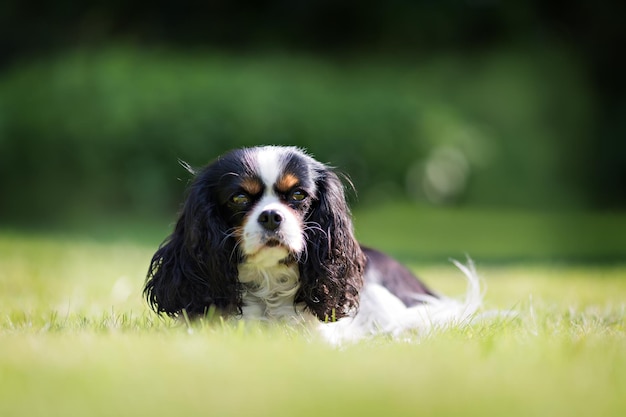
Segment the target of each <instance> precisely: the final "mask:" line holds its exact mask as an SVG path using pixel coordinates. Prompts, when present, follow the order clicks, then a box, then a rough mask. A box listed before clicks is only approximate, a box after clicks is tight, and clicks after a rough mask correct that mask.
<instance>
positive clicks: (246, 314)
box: [239, 263, 304, 320]
mask: <svg viewBox="0 0 626 417" xmlns="http://www.w3.org/2000/svg"><path fill="white" fill-rule="evenodd" d="M239 281H240V282H241V283H242V284H243V288H244V292H243V294H242V300H243V307H242V312H243V318H244V319H262V320H263V319H291V318H294V319H301V318H302V315H303V312H304V305H303V304H301V303H299V304H298V305H295V304H294V300H295V297H296V293H297V292H298V289H299V287H300V281H299V273H298V266H297V265H296V264H294V265H285V264H276V265H274V266H271V267H259V266H257V265H250V264H245V263H244V264H241V265H239Z"/></svg>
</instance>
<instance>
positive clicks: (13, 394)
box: [0, 209, 626, 416]
mask: <svg viewBox="0 0 626 417" xmlns="http://www.w3.org/2000/svg"><path fill="white" fill-rule="evenodd" d="M399 210H402V209H399ZM384 213H390V212H389V211H385V210H383V209H381V211H378V212H376V211H368V212H358V213H357V216H358V218H359V220H358V222H357V226H358V227H359V228H360V229H361V228H365V229H367V230H362V231H360V232H359V233H360V235H361V236H362V237H363V238H364V239H372V240H374V238H375V237H376V236H375V234H376V233H377V231H376V228H377V227H381V228H382V227H385V224H386V225H387V227H388V229H387V230H386V232H387V234H386V235H385V234H383V233H382V232H379V240H380V242H381V245H382V246H383V247H385V248H387V249H392V250H393V248H394V247H396V246H394V245H398V247H400V246H401V243H402V242H407V241H409V240H410V239H413V237H414V236H413V233H414V228H415V227H416V226H415V225H405V227H404V228H403V229H393V227H392V225H393V222H394V221H397V222H398V223H399V222H400V220H396V218H398V219H399V218H401V217H402V216H396V217H392V216H389V218H387V220H385V222H387V223H384V222H383V224H380V223H377V222H373V221H371V220H370V219H380V218H381V214H384ZM418 214H420V215H421V216H423V217H422V220H420V221H424V222H425V224H427V225H425V226H424V227H425V228H426V231H425V232H424V234H425V235H426V234H427V233H428V235H430V233H431V230H429V229H428V227H432V228H434V227H435V226H436V225H437V224H439V225H440V226H441V228H442V234H443V235H451V236H453V235H454V232H455V230H458V229H455V227H463V226H462V225H463V224H464V221H468V220H474V223H475V226H467V227H470V228H472V227H476V228H477V227H478V223H479V222H478V220H477V219H478V218H479V217H481V216H482V217H486V218H489V219H491V220H493V221H494V222H495V226H496V228H498V227H500V226H501V224H500V225H499V224H498V221H499V220H498V216H495V215H494V216H489V215H485V214H481V215H480V216H479V215H478V214H476V215H475V216H474V215H472V214H467V213H464V214H458V216H460V217H455V215H454V214H450V213H448V216H447V217H448V219H447V221H444V220H445V219H444V218H443V217H442V218H441V219H440V220H437V219H436V218H433V217H432V216H431V217H430V219H431V220H430V221H427V220H428V218H429V217H428V216H429V213H428V212H425V211H421V212H419V213H418ZM431 214H432V213H431ZM499 216H500V219H501V220H502V222H504V220H503V219H504V217H506V216H505V215H504V214H500V215H499ZM516 216H518V215H514V216H509V217H508V220H507V222H508V223H507V224H509V225H513V226H510V228H511V229H517V230H518V231H517V232H516V233H517V234H518V235H519V236H525V237H523V238H521V239H522V240H521V242H522V243H520V241H516V242H513V243H511V245H512V246H510V245H509V246H507V245H504V244H502V245H500V246H504V248H498V246H499V245H494V247H495V249H493V250H491V249H490V248H489V244H488V243H484V244H482V245H483V246H482V249H481V246H480V245H477V246H474V247H473V248H468V250H467V251H468V253H470V254H472V255H473V253H472V249H474V250H477V251H478V255H479V256H477V257H476V259H477V261H478V265H477V266H478V270H479V272H480V274H481V275H482V277H483V279H484V280H485V283H486V285H487V286H488V290H487V293H486V298H485V308H486V309H515V310H516V311H518V316H517V317H513V318H512V317H509V318H498V319H493V320H487V321H484V322H480V323H476V324H474V325H472V326H470V327H467V328H464V329H452V330H447V331H442V332H440V333H437V334H434V335H431V336H429V337H427V338H424V339H422V340H421V341H420V342H419V343H412V344H409V343H404V342H398V341H391V340H388V339H387V338H385V337H381V338H378V339H375V340H370V341H366V342H362V343H358V344H356V345H353V346H346V347H344V348H342V349H336V348H332V347H331V346H328V345H326V344H324V343H323V342H321V341H320V340H318V339H317V338H316V337H315V335H314V334H312V333H311V332H310V331H308V330H307V329H303V328H288V327H284V326H273V327H263V326H260V325H254V324H250V323H221V322H219V321H216V322H212V323H208V322H200V323H195V324H193V325H192V326H191V327H188V326H187V325H186V324H184V323H178V322H174V321H171V320H161V319H158V318H157V317H155V316H154V315H153V314H152V313H150V312H149V311H148V310H147V307H146V306H145V304H144V302H143V300H142V298H141V286H142V283H143V279H144V274H145V271H146V269H147V265H148V262H149V259H150V257H151V255H152V252H153V250H154V249H155V246H156V244H158V242H154V243H153V244H152V243H149V242H143V243H134V242H133V241H130V240H124V239H120V240H115V239H105V240H99V241H96V240H92V239H88V238H85V237H78V236H73V237H72V236H66V237H60V236H58V235H53V234H47V235H46V234H35V233H29V234H23V233H17V232H3V233H2V232H0V415H2V416H39V415H42V416H51V415H60V416H99V415H103V416H104V415H106V416H111V415H114V416H122V415H129V416H140V415H154V416H156V415H169V416H171V415H214V416H229V415H233V416H245V415H258V416H261V415H267V416H293V415H298V416H307V415H311V416H325V415H372V416H380V415H389V416H392V415H406V416H415V415H438V416H446V415H451V416H452V415H477V416H478V415H480V416H484V415H494V416H501V415H507V416H518V415H519V416H529V415H532V416H555V415H563V416H590V415H598V416H600V415H602V416H621V415H624V414H626V398H625V397H624V393H625V392H626V322H625V316H626V311H625V309H626V301H625V300H626V264H624V263H620V262H611V263H601V262H592V263H587V264H585V263H580V262H579V263H571V262H564V261H559V262H553V259H572V258H573V256H574V255H575V254H576V253H582V252H583V247H582V245H580V244H579V243H571V242H569V243H567V244H566V245H565V246H558V247H557V246H555V247H553V249H552V252H549V253H550V254H551V255H549V256H547V257H544V258H542V260H541V262H538V261H537V259H536V257H535V256H534V253H536V252H537V251H538V249H536V248H535V247H534V246H533V245H532V243H533V242H532V239H531V238H530V236H531V235H532V234H533V233H534V232H532V231H529V230H526V231H524V227H518V226H520V224H521V225H522V226H524V225H526V224H527V223H525V222H528V223H532V222H539V223H541V221H543V220H541V219H544V220H545V218H543V217H542V218H540V219H539V220H538V219H537V218H534V217H532V216H529V217H524V216H521V215H520V216H521V217H519V218H518V217H516ZM520 218H521V220H520ZM516 219H517V220H516ZM604 221H605V220H603V217H602V218H599V219H596V220H594V219H592V218H591V217H589V219H587V224H588V226H589V227H592V226H593V228H594V229H598V228H601V227H602V226H601V224H602V223H603V222H604ZM594 222H597V224H600V226H597V227H596V226H595V225H594ZM377 224H378V226H377ZM446 224H450V225H451V227H450V228H448V227H447V226H446ZM502 224H504V223H502ZM616 224H617V226H616V227H620V226H619V225H620V224H621V223H619V221H618V222H616ZM428 225H430V226H428ZM516 225H517V226H516ZM365 226H367V227H365ZM452 226H454V227H452ZM583 226H584V225H582V226H581V227H583ZM584 227H587V226H584ZM372 230H373V231H372ZM426 232H427V233H426ZM492 233H496V235H498V234H499V235H500V236H502V235H503V234H504V232H502V231H500V232H497V231H496V232H492ZM389 235H394V236H395V237H394V238H393V239H392V238H385V236H389ZM478 238H482V236H478ZM611 239H619V238H611V237H609V238H608V240H609V241H611V242H612V241H613V240H611ZM484 240H485V241H487V239H484ZM421 241H422V239H421V236H420V239H417V240H416V241H415V243H414V246H413V248H414V250H415V252H414V255H413V256H414V257H415V262H414V263H413V264H412V267H413V268H414V269H415V271H416V272H417V273H419V274H420V275H421V276H422V277H423V278H424V279H425V280H426V281H427V282H428V283H429V284H430V285H431V286H432V287H434V288H437V289H438V290H442V291H444V292H446V293H449V294H461V293H462V292H463V290H464V283H463V280H462V278H461V275H460V273H459V272H458V271H456V270H455V269H454V267H453V266H451V265H450V264H449V263H447V262H439V261H438V259H439V258H440V257H441V256H443V254H444V253H445V252H446V250H448V251H451V252H454V250H453V249H454V248H457V247H458V248H459V250H462V249H463V248H462V247H461V246H463V245H462V244H461V243H463V242H470V243H471V242H472V239H471V236H466V235H465V234H461V235H459V240H450V241H449V242H448V243H447V244H446V243H445V242H444V239H443V237H441V236H439V237H437V236H435V237H432V238H431V242H440V243H433V245H435V247H436V248H439V249H436V250H434V249H433V250H432V252H431V253H429V252H428V251H427V249H428V245H427V244H425V243H420V242H421ZM139 242H141V240H139ZM459 242H460V243H459ZM524 242H526V243H524ZM538 244H539V245H540V246H541V245H543V243H541V242H539V243H538ZM437 245H438V246H437ZM515 245H517V246H515ZM568 245H569V246H568ZM544 247H545V246H544ZM422 248H425V249H422ZM516 248H517V249H516ZM497 249H499V251H500V252H498V250H497ZM615 252H617V251H616V250H615V248H614V247H613V246H612V245H611V244H607V245H606V246H605V247H604V248H603V249H598V248H597V247H592V248H591V249H590V252H586V253H590V254H591V255H593V256H591V257H592V258H593V257H594V256H597V257H598V258H597V259H601V258H604V254H607V253H615ZM537 253H538V252H537ZM564 254H565V255H568V256H562V255H564ZM400 255H404V256H405V257H409V256H410V254H408V253H405V254H402V253H400ZM451 255H453V256H456V255H457V254H456V253H452V254H451ZM509 255H511V256H509ZM483 258H484V259H483ZM420 259H425V260H426V261H425V262H422V261H420ZM510 259H517V261H516V262H513V263H511V262H504V261H505V260H510ZM522 259H530V260H531V261H522Z"/></svg>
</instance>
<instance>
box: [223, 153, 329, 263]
mask: <svg viewBox="0 0 626 417" xmlns="http://www.w3.org/2000/svg"><path fill="white" fill-rule="evenodd" d="M228 158H230V159H232V160H227V159H224V160H222V161H221V164H222V165H223V167H224V168H225V171H224V172H223V173H222V175H220V179H219V181H220V183H219V185H218V187H217V189H218V190H219V192H218V201H219V205H220V213H221V215H222V216H223V217H224V220H225V221H226V223H227V225H228V227H229V228H231V230H232V232H231V235H232V237H234V238H235V239H236V240H237V247H238V250H239V252H240V255H241V256H242V258H243V259H244V260H245V262H247V263H250V264H258V265H259V266H270V265H272V264H275V263H277V262H284V261H286V260H288V259H295V260H297V259H299V258H300V257H301V256H302V254H303V252H304V250H305V247H306V246H305V244H306V235H305V233H304V231H305V229H306V228H307V227H319V225H316V224H314V223H307V215H308V214H309V211H310V209H311V205H312V203H313V202H314V201H315V200H317V198H318V197H317V192H318V190H317V187H316V181H317V180H318V177H319V174H318V172H317V171H316V170H315V167H316V166H317V167H318V168H319V163H316V162H315V161H314V160H312V159H311V158H310V157H308V156H307V155H304V154H302V153H301V152H299V151H297V150H296V149H294V148H277V147H264V148H252V149H244V150H241V151H240V152H236V153H233V154H230V155H229V156H228ZM235 165H239V166H238V168H237V170H236V171H232V170H229V169H230V168H233V166H235Z"/></svg>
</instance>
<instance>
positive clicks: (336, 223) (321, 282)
mask: <svg viewBox="0 0 626 417" xmlns="http://www.w3.org/2000/svg"><path fill="white" fill-rule="evenodd" d="M318 171H319V179H318V181H317V183H316V185H317V189H318V192H317V198H316V201H314V203H313V205H312V208H311V211H310V214H309V217H308V218H307V219H306V227H305V229H306V234H307V236H306V240H307V253H306V255H305V256H304V257H303V260H302V262H301V263H300V281H301V285H300V290H299V292H298V296H297V301H302V302H304V303H305V304H306V305H307V308H308V309H309V310H310V311H311V312H312V313H313V314H315V315H316V316H317V317H318V318H319V319H320V320H334V319H339V318H341V317H344V316H346V315H347V314H348V313H349V312H350V310H352V309H355V308H358V304H359V290H360V289H361V287H362V286H363V273H364V269H365V256H364V254H363V252H362V251H361V247H360V246H359V243H358V242H357V241H356V239H355V237H354V232H353V228H352V219H351V215H350V210H349V208H348V204H347V202H346V198H345V194H344V189H343V184H342V183H341V180H340V179H339V178H338V176H337V175H336V174H335V173H334V172H332V171H331V170H330V169H328V168H327V167H326V166H323V165H322V166H321V168H319V169H318Z"/></svg>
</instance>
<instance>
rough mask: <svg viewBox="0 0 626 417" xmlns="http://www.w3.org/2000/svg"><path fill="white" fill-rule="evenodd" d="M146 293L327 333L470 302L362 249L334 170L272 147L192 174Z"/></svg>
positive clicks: (169, 310)
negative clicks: (441, 293) (317, 325)
mask: <svg viewBox="0 0 626 417" xmlns="http://www.w3.org/2000/svg"><path fill="white" fill-rule="evenodd" d="M464 272H466V275H468V274H469V275H468V278H470V280H471V279H472V278H475V277H474V275H473V271H472V270H465V271H464ZM470 275H471V276H470ZM144 292H145V294H146V297H147V299H148V301H149V303H150V305H151V306H152V307H153V308H154V310H155V311H156V312H158V313H165V314H168V315H170V316H177V315H179V314H181V313H182V311H183V310H184V311H185V312H186V313H187V314H188V315H189V316H201V315H203V314H206V312H207V311H208V310H209V309H211V308H215V309H216V310H217V311H218V312H219V313H220V314H222V315H224V316H233V317H241V318H244V319H246V318H253V319H262V320H284V319H288V320H291V319H296V320H304V321H309V322H310V321H313V320H316V321H318V322H321V323H329V325H327V329H325V330H324V332H326V333H327V337H329V339H331V340H335V339H337V338H341V339H346V338H350V339H353V338H357V337H362V336H364V335H365V334H370V333H375V332H377V331H378V330H381V329H382V330H384V331H393V332H398V331H401V330H403V329H404V328H405V327H406V328H416V327H420V325H419V324H416V323H413V322H412V321H411V320H409V321H410V322H411V323H405V322H406V321H407V319H408V318H409V317H412V318H413V321H415V320H414V319H415V317H416V314H417V315H420V314H421V313H419V314H418V311H429V313H428V314H430V313H431V312H434V310H436V309H437V308H439V309H441V308H444V307H445V308H449V307H451V306H454V308H453V309H452V310H454V309H458V308H459V307H460V306H465V307H467V306H468V303H465V304H462V305H461V304H459V303H457V302H453V301H451V300H449V299H446V298H445V297H437V296H436V295H435V294H434V293H433V292H432V291H431V290H429V289H428V288H427V287H426V286H425V285H424V284H423V283H421V282H420V281H419V280H418V279H417V278H416V277H415V276H414V275H413V274H412V273H411V272H410V271H409V270H408V269H406V268H405V267H403V266H402V265H400V264H399V263H398V262H396V261H395V260H393V259H392V258H390V257H388V256H387V255H384V254H383V253H381V252H378V251H375V250H373V249H368V248H364V247H362V246H361V245H360V244H359V243H358V242H357V241H356V239H355V237H354V233H353V228H352V220H351V215H350V211H349V208H348V205H347V203H346V199H345V195H344V190H343V185H342V183H341V181H340V180H339V178H338V177H337V175H336V174H335V173H334V172H333V171H332V170H331V169H330V168H328V167H327V166H326V165H324V164H322V163H320V162H318V161H316V160H315V159H313V158H312V157H310V156H309V155H307V154H306V153H304V152H303V151H301V150H299V149H297V148H293V147H275V146H266V147H256V148H249V149H240V150H235V151H232V152H230V153H228V154H226V155H224V156H223V157H221V158H218V159H217V160H216V161H214V162H213V163H211V164H210V165H208V166H207V167H205V168H204V169H203V170H201V171H200V172H199V173H197V175H196V178H195V179H194V181H193V182H192V184H191V185H190V187H189V192H188V196H187V199H186V201H185V203H184V206H183V209H182V212H181V214H180V217H179V219H178V222H177V224H176V227H175V229H174V232H173V233H172V235H170V236H169V237H168V239H167V240H166V241H165V242H164V244H163V245H162V246H161V247H160V248H159V250H158V251H157V252H156V254H155V255H154V257H153V259H152V262H151V266H150V270H149V273H148V280H147V282H146V286H145V289H144ZM475 298H476V297H474V298H473V299H472V303H471V304H472V306H474V305H476V300H475ZM433 306H437V308H434V307H433ZM433 309H434V310H433ZM474 309H475V308H474ZM431 310H432V311H431ZM465 310H467V308H466V309H465ZM389 312H391V315H389V317H387V318H385V317H386V314H387V313H389ZM411 312H412V313H411ZM456 314H457V315H458V314H459V313H458V312H457V313H456ZM463 314H465V313H463ZM465 315H466V314H465ZM404 316H406V317H404ZM455 317H456V316H455ZM459 317H460V316H459ZM420 320H421V321H420V322H423V321H424V320H423V318H421V319H420ZM361 322H363V323H361ZM398 325H400V326H401V327H402V328H396V327H397V326H398ZM355 326H356V327H355ZM422 327H423V326H422ZM328 329H332V332H333V334H334V336H333V335H331V334H328V332H329V330H328ZM337 335H340V336H337Z"/></svg>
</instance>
